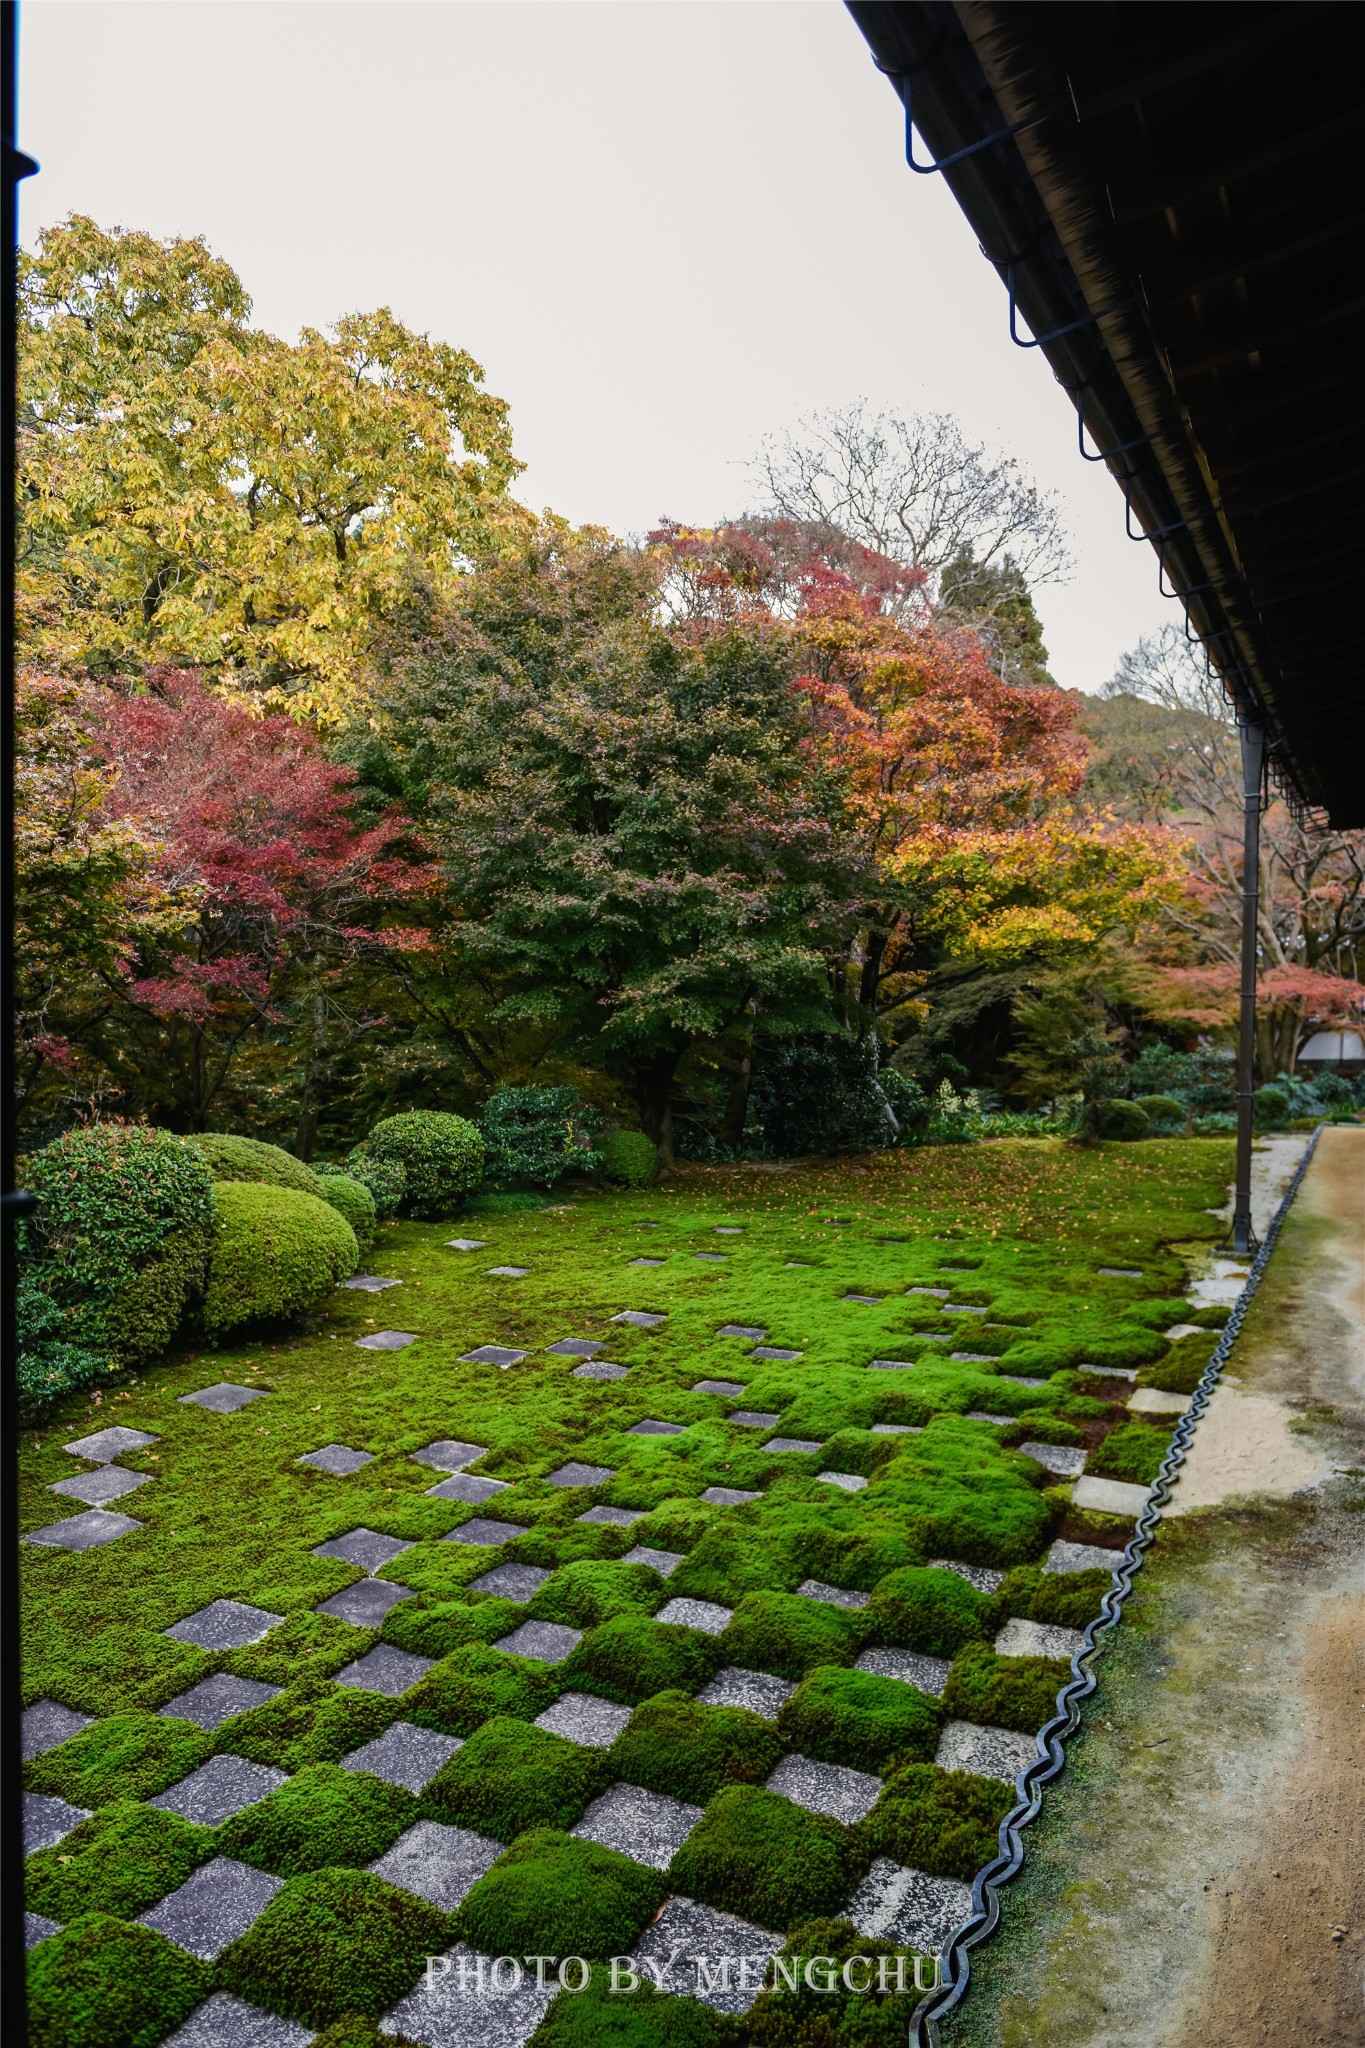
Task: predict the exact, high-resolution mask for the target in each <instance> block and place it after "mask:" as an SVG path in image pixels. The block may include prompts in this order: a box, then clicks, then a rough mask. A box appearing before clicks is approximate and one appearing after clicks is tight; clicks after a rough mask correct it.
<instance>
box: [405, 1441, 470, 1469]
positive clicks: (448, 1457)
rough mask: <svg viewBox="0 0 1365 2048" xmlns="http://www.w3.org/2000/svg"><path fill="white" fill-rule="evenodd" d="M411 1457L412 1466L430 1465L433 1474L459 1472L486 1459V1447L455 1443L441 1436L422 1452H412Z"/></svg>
mask: <svg viewBox="0 0 1365 2048" xmlns="http://www.w3.org/2000/svg"><path fill="white" fill-rule="evenodd" d="M411 1455H412V1462H413V1464H414V1465H430V1467H431V1469H432V1471H433V1472H459V1471H460V1470H461V1469H462V1468H463V1467H464V1466H466V1465H473V1464H474V1463H475V1462H476V1461H477V1460H478V1459H479V1458H486V1457H487V1456H488V1446H487V1444H461V1443H456V1442H455V1440H454V1438H453V1437H448V1436H443V1437H438V1438H437V1440H436V1442H435V1443H434V1444H428V1445H427V1447H426V1449H425V1450H424V1451H413V1452H412V1454H411Z"/></svg>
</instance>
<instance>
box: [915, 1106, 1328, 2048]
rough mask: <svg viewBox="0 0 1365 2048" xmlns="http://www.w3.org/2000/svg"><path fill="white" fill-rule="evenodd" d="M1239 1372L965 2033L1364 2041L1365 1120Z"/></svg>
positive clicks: (969, 2039) (1274, 1281) (1100, 1695)
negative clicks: (1364, 1484)
mask: <svg viewBox="0 0 1365 2048" xmlns="http://www.w3.org/2000/svg"><path fill="white" fill-rule="evenodd" d="M1234 1365H1235V1368H1236V1376H1235V1384H1233V1385H1231V1386H1229V1387H1227V1389H1226V1396H1227V1398H1226V1399H1221V1398H1220V1400H1219V1402H1218V1403H1217V1404H1214V1405H1211V1407H1210V1410H1209V1413H1208V1414H1207V1415H1206V1417H1205V1418H1204V1421H1203V1423H1202V1424H1201V1427H1200V1432H1199V1434H1198V1435H1197V1436H1196V1439H1195V1443H1196V1453H1195V1455H1194V1456H1193V1457H1192V1460H1191V1463H1190V1464H1189V1465H1188V1466H1187V1471H1186V1478H1185V1479H1184V1480H1183V1481H1182V1483H1181V1494H1182V1496H1183V1498H1182V1506H1183V1509H1184V1512H1183V1513H1182V1514H1181V1516H1180V1517H1179V1518H1178V1519H1169V1518H1168V1520H1167V1521H1166V1522H1165V1523H1164V1524H1163V1527H1162V1529H1161V1532H1160V1534H1159V1536H1158V1539H1157V1543H1156V1545H1155V1546H1154V1549H1153V1551H1152V1553H1151V1557H1150V1560H1149V1562H1148V1564H1147V1566H1146V1568H1145V1569H1144V1571H1143V1572H1142V1574H1141V1575H1140V1577H1139V1579H1138V1581H1137V1589H1136V1592H1135V1595H1134V1599H1133V1600H1132V1601H1131V1602H1130V1603H1129V1607H1128V1609H1127V1612H1126V1618H1125V1620H1124V1623H1123V1626H1122V1628H1121V1629H1120V1631H1119V1633H1118V1635H1117V1637H1116V1638H1115V1640H1114V1642H1113V1644H1112V1646H1111V1648H1110V1649H1109V1650H1108V1651H1107V1652H1106V1654H1105V1657H1104V1659H1103V1662H1102V1666H1101V1680H1100V1687H1099V1690H1098V1692H1097V1694H1096V1696H1095V1698H1094V1699H1093V1700H1092V1701H1091V1702H1090V1705H1089V1707H1088V1709H1087V1715H1086V1721H1085V1725H1084V1727H1083V1730H1082V1732H1081V1734H1080V1736H1079V1737H1078V1738H1077V1741H1076V1744H1075V1746H1074V1749H1073V1752H1072V1760H1071V1763H1070V1765H1069V1766H1068V1770H1067V1774H1066V1776H1065V1778H1064V1779H1063V1780H1062V1782H1061V1784H1060V1785H1059V1786H1057V1787H1055V1788H1053V1789H1052V1790H1051V1791H1049V1793H1048V1795H1047V1801H1046V1805H1045V1810H1044V1817H1043V1819H1042V1821H1041V1822H1040V1823H1039V1825H1038V1826H1037V1828H1035V1829H1034V1830H1032V1831H1031V1832H1030V1836H1029V1838H1028V1840H1029V1851H1028V1862H1027V1865H1026V1870H1025V1875H1024V1877H1023V1878H1022V1879H1021V1880H1020V1882H1019V1883H1018V1884H1017V1885H1015V1886H1013V1887H1011V1888H1010V1889H1009V1890H1008V1891H1007V1892H1006V1893H1005V1895H1004V1899H1005V1920H1004V1929H1003V1932H1002V1933H1001V1934H1000V1935H999V1936H998V1937H997V1938H996V1940H995V1941H994V1942H992V1943H991V1944H989V1945H988V1946H987V1947H986V1948H985V1949H983V1950H982V1951H980V1952H979V1954H978V1957H977V1960H976V1965H975V1972H974V1974H975V1978H976V1981H975V1983H974V1985H973V1988H972V1991H971V1992H970V1994H969V1996H968V1998H967V2000H966V2001H965V2003H964V2005H963V2007H962V2008H961V2010H960V2011H959V2013H958V2014H956V2015H954V2016H952V2017H950V2018H949V2019H948V2020H947V2021H945V2022H944V2024H943V2027H942V2034H941V2038H942V2041H943V2043H944V2048H986V2044H998V2048H1260V2044H1262V2043H1264V2044H1270V2043H1274V2044H1276V2048H1348V2044H1356V2043H1365V1999H1363V1998H1362V1974H1363V1972H1365V1877H1363V1874H1365V1486H1362V1483H1361V1482H1362V1480H1363V1479H1365V1129H1355V1128H1349V1129H1348V1128H1339V1129H1334V1130H1329V1131H1326V1132H1325V1133H1324V1134H1323V1138H1322V1140H1321V1143H1320V1145H1319V1149H1318V1153H1317V1156H1316V1158H1315V1160H1314V1162H1313V1165H1312V1167H1311V1168H1310V1170H1309V1174H1308V1177H1307V1179H1306V1180H1305V1182H1304V1186H1303V1188H1302V1190H1301V1192H1300V1195H1299V1198H1298V1201H1297V1203H1296V1204H1295V1208H1294V1210H1293V1212H1292V1214H1291V1217H1290V1219H1289V1222H1288V1223H1287V1225H1286V1228H1285V1231H1284V1233H1283V1235H1282V1237H1281V1239H1280V1243H1279V1246H1278V1248H1277V1250H1276V1253H1275V1255H1274V1257H1273V1259H1272V1261H1271V1265H1270V1268H1269V1271H1268V1272H1267V1275H1266V1278H1265V1280H1264V1282H1263V1283H1262V1286H1261V1289H1260V1292H1259V1293H1258V1295H1257V1298H1256V1302H1255V1304H1254V1307H1253V1310H1252V1313H1251V1315H1250V1316H1249V1318H1248V1321H1247V1325H1246V1328H1245V1329H1244V1331H1243V1334H1242V1337H1241V1339H1240V1340H1239V1343H1238V1346H1237V1350H1236V1352H1235V1354H1234ZM1211 1424H1212V1425H1213V1426H1212V1427H1210V1425H1211ZM1205 1432H1207V1436H1206V1435H1205Z"/></svg>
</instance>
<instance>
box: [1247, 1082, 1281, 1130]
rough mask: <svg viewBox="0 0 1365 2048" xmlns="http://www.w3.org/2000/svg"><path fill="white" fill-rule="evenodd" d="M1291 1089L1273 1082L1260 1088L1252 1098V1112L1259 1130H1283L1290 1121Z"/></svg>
mask: <svg viewBox="0 0 1365 2048" xmlns="http://www.w3.org/2000/svg"><path fill="white" fill-rule="evenodd" d="M1289 1108H1290V1104H1289V1090H1288V1089H1287V1088H1276V1087H1275V1086H1274V1084H1273V1083H1270V1084H1268V1085H1267V1086H1266V1087H1264V1088H1258V1089H1257V1090H1256V1092H1255V1094H1254V1095H1253V1096H1252V1098H1251V1113H1252V1117H1253V1119H1254V1121H1255V1124H1256V1128H1257V1130H1258V1131H1278V1130H1283V1129H1284V1127H1285V1125H1286V1124H1287V1123H1288V1122H1289Z"/></svg>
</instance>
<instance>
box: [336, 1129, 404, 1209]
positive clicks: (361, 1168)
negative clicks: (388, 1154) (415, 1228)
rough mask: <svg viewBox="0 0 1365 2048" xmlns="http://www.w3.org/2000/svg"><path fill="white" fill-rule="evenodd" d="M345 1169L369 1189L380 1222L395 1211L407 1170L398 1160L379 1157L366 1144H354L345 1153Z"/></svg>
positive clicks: (401, 1199)
mask: <svg viewBox="0 0 1365 2048" xmlns="http://www.w3.org/2000/svg"><path fill="white" fill-rule="evenodd" d="M345 1171H346V1172H347V1173H348V1174H349V1175H350V1176H351V1179H352V1180H358V1181H359V1182H360V1185H361V1187H363V1188H365V1189H367V1190H368V1192H369V1196H370V1200H371V1201H372V1202H373V1203H374V1213H375V1215H376V1217H377V1218H378V1220H379V1221H380V1222H381V1223H387V1222H388V1221H389V1219H390V1217H392V1216H396V1215H397V1214H398V1211H399V1210H400V1208H401V1207H402V1206H403V1197H404V1196H405V1195H406V1193H407V1191H408V1176H407V1171H406V1169H405V1167H404V1166H403V1163H402V1161H401V1160H398V1159H381V1158H380V1157H379V1156H378V1154H377V1153H374V1152H371V1150H370V1148H369V1146H368V1145H355V1146H353V1147H352V1149H351V1151H350V1152H348V1153H347V1155H346V1167H345Z"/></svg>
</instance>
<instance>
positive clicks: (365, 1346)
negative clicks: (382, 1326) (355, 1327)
mask: <svg viewBox="0 0 1365 2048" xmlns="http://www.w3.org/2000/svg"><path fill="white" fill-rule="evenodd" d="M355 1341H356V1349H357V1350H358V1351H406V1350H407V1347H408V1345H409V1344H415V1343H416V1342H417V1332H416V1330H376V1331H374V1333H373V1335H371V1336H369V1337H357V1338H356V1340H355Z"/></svg>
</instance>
